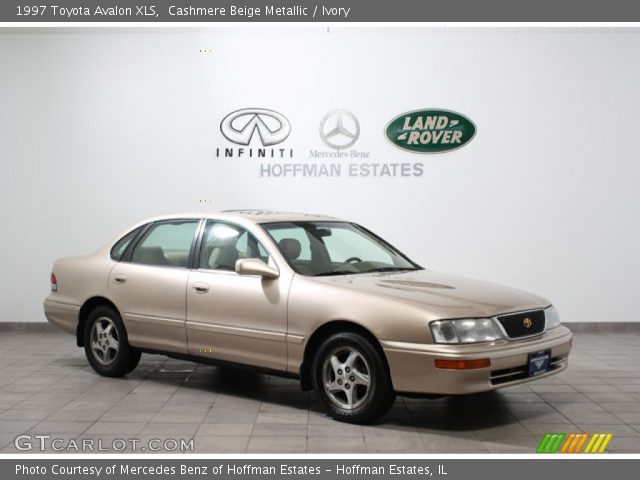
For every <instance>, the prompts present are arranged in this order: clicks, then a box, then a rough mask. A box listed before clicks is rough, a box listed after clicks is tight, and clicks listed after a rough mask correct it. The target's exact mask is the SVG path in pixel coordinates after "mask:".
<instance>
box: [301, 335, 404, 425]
mask: <svg viewBox="0 0 640 480" xmlns="http://www.w3.org/2000/svg"><path fill="white" fill-rule="evenodd" d="M311 368H312V372H313V387H314V389H315V391H316V392H317V394H318V395H319V396H320V398H321V399H322V401H323V402H324V404H325V405H326V406H327V408H328V409H329V412H330V414H331V416H332V417H333V418H334V419H335V420H338V421H340V422H348V423H367V422H370V421H372V420H374V419H376V418H378V417H380V416H381V415H383V414H384V413H386V412H387V410H389V408H390V407H391V405H392V404H393V401H394V400H395V396H396V395H395V392H394V391H393V386H392V384H391V378H390V375H389V369H388V367H387V362H386V360H385V358H384V356H383V354H382V352H380V350H379V349H378V348H376V346H374V345H373V344H372V342H371V341H370V340H368V339H367V338H365V337H363V336H362V335H359V334H357V333H351V332H345V333H339V334H335V335H332V336H330V337H328V338H327V339H325V340H324V341H323V342H322V344H321V345H320V346H319V347H318V349H317V351H316V354H315V356H314V358H313V363H312V367H311Z"/></svg>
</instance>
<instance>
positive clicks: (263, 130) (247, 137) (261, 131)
mask: <svg viewBox="0 0 640 480" xmlns="http://www.w3.org/2000/svg"><path fill="white" fill-rule="evenodd" d="M220 131H221V132H222V135H224V136H225V138H226V139H227V140H229V141H230V142H233V143H237V144H239V145H249V144H250V143H251V139H252V138H253V135H254V134H255V133H256V131H257V132H258V136H259V137H260V141H261V142H262V145H263V146H265V147H269V146H271V145H276V144H278V143H280V142H283V141H285V140H286V138H287V137H288V136H289V133H291V124H290V123H289V120H287V118H286V117H285V116H284V115H282V114H281V113H278V112H274V111H273V110H266V109H263V108H245V109H243V110H236V111H235V112H231V113H230V114H229V115H227V116H226V117H224V118H223V119H222V122H220Z"/></svg>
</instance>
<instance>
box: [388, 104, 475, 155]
mask: <svg viewBox="0 0 640 480" xmlns="http://www.w3.org/2000/svg"><path fill="white" fill-rule="evenodd" d="M385 134H386V135H387V138H388V139H389V140H390V141H391V143H393V144H394V145H395V146H396V147H399V148H402V149H403V150H409V151H410V152H416V153H441V152H447V151H449V150H454V149H456V148H460V147H462V146H463V145H465V144H466V143H468V142H469V141H470V140H471V139H472V138H473V136H474V135H475V134H476V126H475V125H474V124H473V122H472V121H471V120H469V119H468V118H467V117H465V116H464V115H462V114H460V113H457V112H452V111H450V110H415V111H413V112H407V113H403V114H402V115H399V116H397V117H396V118H394V119H393V120H391V121H390V122H389V124H388V125H387V128H386V130H385Z"/></svg>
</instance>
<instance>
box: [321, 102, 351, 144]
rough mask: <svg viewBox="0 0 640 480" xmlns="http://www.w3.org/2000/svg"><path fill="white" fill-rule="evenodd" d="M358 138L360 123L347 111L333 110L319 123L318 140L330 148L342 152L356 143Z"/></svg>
mask: <svg viewBox="0 0 640 480" xmlns="http://www.w3.org/2000/svg"><path fill="white" fill-rule="evenodd" d="M359 136H360V123H359V122H358V119H357V118H356V116H355V115H354V114H353V113H351V112H349V111H347V110H333V111H331V112H329V113H327V114H326V115H325V116H324V118H323V119H322V121H321V122H320V138H322V141H323V142H324V143H325V144H327V146H329V147H331V148H335V149H336V150H344V149H345V148H349V147H350V146H351V145H353V144H354V143H356V140H358V137H359Z"/></svg>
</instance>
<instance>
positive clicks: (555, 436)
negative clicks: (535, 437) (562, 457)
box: [536, 433, 567, 453]
mask: <svg viewBox="0 0 640 480" xmlns="http://www.w3.org/2000/svg"><path fill="white" fill-rule="evenodd" d="M566 435H567V434H566V433H547V434H546V435H545V436H544V438H543V439H542V441H541V442H540V445H538V449H537V450H536V452H537V453H556V451H558V448H560V445H561V444H562V440H564V437H565V436H566Z"/></svg>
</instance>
